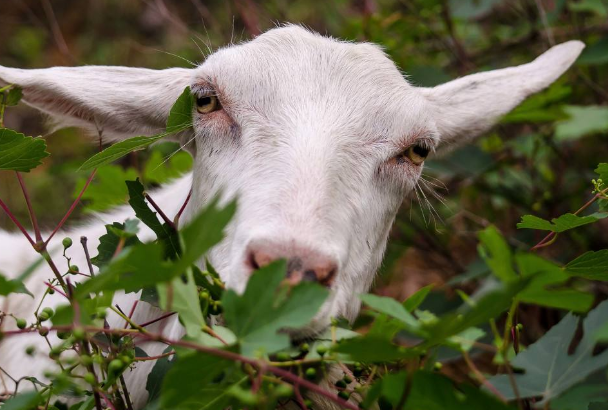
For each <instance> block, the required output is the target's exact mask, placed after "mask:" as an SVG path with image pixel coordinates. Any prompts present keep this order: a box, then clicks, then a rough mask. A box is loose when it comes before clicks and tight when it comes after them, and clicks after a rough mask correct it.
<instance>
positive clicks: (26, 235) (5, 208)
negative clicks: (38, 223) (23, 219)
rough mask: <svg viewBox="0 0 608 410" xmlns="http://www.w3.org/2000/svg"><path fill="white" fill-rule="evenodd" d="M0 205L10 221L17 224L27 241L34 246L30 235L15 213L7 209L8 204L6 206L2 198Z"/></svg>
mask: <svg viewBox="0 0 608 410" xmlns="http://www.w3.org/2000/svg"><path fill="white" fill-rule="evenodd" d="M0 207H2V209H3V210H4V212H5V213H6V216H8V217H9V219H10V220H11V221H13V223H14V224H15V225H16V226H17V228H19V230H20V231H21V233H22V234H23V235H24V236H25V238H26V239H27V240H28V241H29V243H30V244H31V245H32V246H33V247H34V248H35V247H36V243H35V242H34V241H33V240H32V237H31V236H30V234H29V233H28V232H27V231H26V230H25V228H24V227H23V225H21V223H20V222H19V221H18V220H17V218H16V217H15V215H13V213H12V212H11V210H10V209H8V206H6V204H5V203H4V202H3V201H2V199H0Z"/></svg>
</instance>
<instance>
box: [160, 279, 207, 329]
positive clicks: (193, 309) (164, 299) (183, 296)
mask: <svg viewBox="0 0 608 410" xmlns="http://www.w3.org/2000/svg"><path fill="white" fill-rule="evenodd" d="M156 289H157V291H158V295H159V297H160V306H161V307H162V308H163V309H164V310H166V311H174V312H177V314H178V315H179V320H180V322H181V323H182V324H183V325H184V327H185V328H186V334H187V335H188V336H190V337H197V336H198V335H199V334H200V333H201V329H202V327H203V326H205V325H206V322H205V318H204V317H203V313H202V312H201V307H200V304H199V299H198V291H197V288H196V284H195V283H194V279H193V277H192V272H188V273H187V274H186V275H185V276H184V275H182V276H180V277H177V278H175V279H173V280H172V281H171V282H170V283H159V284H157V285H156ZM169 295H170V296H169ZM169 301H170V302H169ZM169 303H170V305H169Z"/></svg>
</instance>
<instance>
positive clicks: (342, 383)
mask: <svg viewBox="0 0 608 410" xmlns="http://www.w3.org/2000/svg"><path fill="white" fill-rule="evenodd" d="M336 387H339V388H341V389H346V382H345V381H344V380H338V381H337V382H336Z"/></svg>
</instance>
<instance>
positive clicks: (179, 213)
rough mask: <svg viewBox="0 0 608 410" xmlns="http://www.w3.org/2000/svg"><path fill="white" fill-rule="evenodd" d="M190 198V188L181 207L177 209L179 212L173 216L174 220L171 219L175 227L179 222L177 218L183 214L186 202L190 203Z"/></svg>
mask: <svg viewBox="0 0 608 410" xmlns="http://www.w3.org/2000/svg"><path fill="white" fill-rule="evenodd" d="M191 196H192V188H190V191H189V192H188V196H187V197H186V200H185V201H184V203H183V204H182V207H181V208H179V211H178V212H177V215H175V218H173V223H174V224H175V226H177V224H178V222H179V218H180V217H181V216H182V214H183V213H184V210H185V209H186V205H188V202H190V197H191Z"/></svg>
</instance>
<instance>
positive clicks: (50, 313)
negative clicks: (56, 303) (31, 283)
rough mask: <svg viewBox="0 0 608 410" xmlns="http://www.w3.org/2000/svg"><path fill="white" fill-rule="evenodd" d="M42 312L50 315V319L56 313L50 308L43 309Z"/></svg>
mask: <svg viewBox="0 0 608 410" xmlns="http://www.w3.org/2000/svg"><path fill="white" fill-rule="evenodd" d="M42 311H43V312H44V313H46V314H47V315H49V318H51V317H53V316H54V315H55V311H54V310H53V309H52V308H50V307H45V308H44V309H42Z"/></svg>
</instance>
